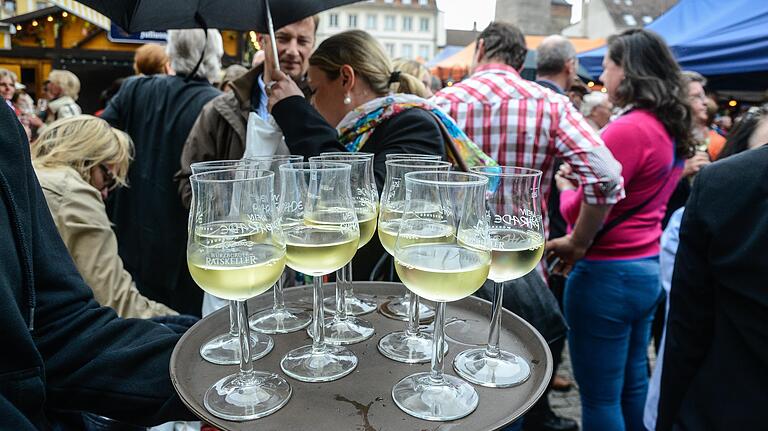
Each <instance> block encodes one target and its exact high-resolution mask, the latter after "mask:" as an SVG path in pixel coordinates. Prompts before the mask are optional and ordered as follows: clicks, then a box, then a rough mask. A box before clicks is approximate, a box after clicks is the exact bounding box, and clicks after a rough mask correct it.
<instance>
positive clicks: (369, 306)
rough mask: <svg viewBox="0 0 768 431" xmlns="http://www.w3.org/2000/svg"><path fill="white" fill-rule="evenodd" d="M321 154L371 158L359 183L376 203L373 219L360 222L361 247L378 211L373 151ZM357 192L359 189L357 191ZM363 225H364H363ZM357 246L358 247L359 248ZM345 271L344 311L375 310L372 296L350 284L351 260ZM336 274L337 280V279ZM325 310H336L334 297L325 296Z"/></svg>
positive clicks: (373, 224)
mask: <svg viewBox="0 0 768 431" xmlns="http://www.w3.org/2000/svg"><path fill="white" fill-rule="evenodd" d="M320 155H321V156H334V157H335V156H339V157H349V156H357V157H365V158H368V159H370V160H371V163H370V165H369V166H368V168H367V173H366V174H365V176H366V177H367V178H368V179H367V180H366V181H365V182H363V183H362V184H361V185H362V186H363V187H364V190H371V191H372V193H373V197H374V202H375V205H376V211H375V212H374V220H373V221H372V222H371V221H367V222H368V223H367V224H366V223H361V229H360V246H359V248H362V247H363V246H364V245H366V244H367V243H368V241H370V237H372V236H373V232H375V230H376V220H375V219H376V216H377V215H378V212H379V192H378V191H377V190H376V178H375V176H374V173H373V160H374V159H373V156H374V154H373V153H363V152H357V153H341V152H338V151H337V152H326V153H320ZM354 181H355V180H354V168H353V179H352V182H354ZM358 192H359V191H358ZM352 193H353V195H354V194H355V190H352ZM363 225H365V226H363ZM363 227H366V228H367V227H370V228H371V229H373V230H371V231H370V233H368V232H364V230H363ZM367 235H370V237H369V239H368V240H366V241H365V242H363V240H364V239H365V238H366V236H367ZM359 248H358V249H359ZM345 271H346V273H344V274H342V275H343V276H344V277H346V278H345V279H343V280H342V282H344V285H345V286H346V287H345V288H344V304H343V306H344V307H345V310H346V313H347V314H348V315H352V316H362V315H364V314H368V313H373V312H374V311H376V307H378V304H377V303H376V300H375V299H374V298H372V297H371V296H370V295H356V294H355V290H354V287H353V285H352V262H349V263H348V264H347V266H346V267H345ZM338 275H339V274H336V276H337V278H336V279H337V280H338ZM324 304H325V311H326V313H335V312H336V305H337V304H336V298H335V297H333V298H325V303H324Z"/></svg>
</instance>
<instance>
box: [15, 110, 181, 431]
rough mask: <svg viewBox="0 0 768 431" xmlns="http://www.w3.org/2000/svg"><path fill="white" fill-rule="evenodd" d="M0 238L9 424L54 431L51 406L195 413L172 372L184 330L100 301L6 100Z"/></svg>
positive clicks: (142, 414)
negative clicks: (121, 312) (126, 314)
mask: <svg viewBox="0 0 768 431" xmlns="http://www.w3.org/2000/svg"><path fill="white" fill-rule="evenodd" d="M3 105H4V104H3ZM0 244H1V245H0V328H2V331H1V332H0V346H2V351H3V354H2V355H0V429H3V430H30V429H45V428H47V421H46V418H45V414H46V410H49V409H59V410H81V411H92V412H95V413H98V414H102V415H106V416H109V417H113V418H116V419H121V420H126V421H130V422H134V423H139V424H154V423H161V422H163V421H165V420H169V419H174V418H187V417H191V416H190V413H188V412H187V411H186V409H185V408H184V407H183V406H182V405H181V403H180V401H179V399H178V397H177V396H176V395H175V393H174V390H173V387H172V385H171V381H170V377H169V374H168V363H169V360H170V355H171V351H172V350H173V346H174V345H175V344H176V342H177V341H178V339H179V335H177V334H175V333H174V332H173V331H171V330H170V329H167V328H166V327H164V326H162V325H159V324H155V323H152V322H149V321H144V320H134V319H128V320H123V319H119V318H118V317H117V315H116V314H115V312H114V311H113V310H112V309H110V308H104V307H100V306H99V305H98V304H97V303H96V301H95V300H94V299H93V295H92V293H91V289H89V288H88V286H86V284H85V282H84V281H83V279H82V277H80V274H79V273H78V272H77V269H76V268H75V265H74V263H73V262H72V259H71V258H70V257H69V253H68V252H67V249H66V248H65V247H64V243H63V242H62V241H61V238H59V234H58V232H57V231H56V226H55V225H54V223H53V220H52V219H51V214H50V212H49V211H48V207H47V206H46V203H45V198H44V197H43V192H42V190H41V189H40V186H39V184H38V182H37V178H36V177H35V174H34V171H33V170H32V165H31V163H30V154H29V144H28V142H27V138H26V134H25V133H24V130H23V129H22V127H21V125H20V124H19V122H18V120H17V119H16V116H15V115H14V114H13V112H11V110H10V109H8V107H6V106H2V107H0Z"/></svg>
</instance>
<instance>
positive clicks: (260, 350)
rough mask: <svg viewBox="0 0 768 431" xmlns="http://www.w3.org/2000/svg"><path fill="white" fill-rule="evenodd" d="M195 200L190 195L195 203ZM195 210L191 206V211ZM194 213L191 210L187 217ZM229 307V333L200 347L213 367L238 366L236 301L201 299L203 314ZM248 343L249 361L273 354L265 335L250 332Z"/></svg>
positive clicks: (217, 163)
mask: <svg viewBox="0 0 768 431" xmlns="http://www.w3.org/2000/svg"><path fill="white" fill-rule="evenodd" d="M249 167H250V164H248V163H247V162H244V161H242V160H211V161H206V162H197V163H192V165H190V169H191V170H192V175H195V174H200V173H203V172H212V171H220V170H229V169H237V168H241V169H248V168H249ZM194 198H195V196H194V195H192V200H193V201H194ZM193 206H194V202H193V203H192V204H191V205H190V207H193ZM192 215H193V213H192V211H191V210H190V217H192ZM226 305H229V332H228V333H226V334H221V335H217V336H215V337H213V338H211V339H210V340H208V341H206V342H205V343H203V345H202V346H200V356H202V357H203V359H205V360H206V361H208V362H210V363H212V364H216V365H235V364H238V363H240V341H239V336H238V328H237V301H234V300H230V301H227V300H226V299H221V298H217V297H216V296H214V295H213V294H212V293H209V292H208V291H206V292H205V295H204V297H203V310H206V309H211V310H217V309H219V308H222V307H224V306H226ZM249 334H250V341H251V349H250V352H251V359H253V360H257V359H260V358H262V357H264V356H265V355H266V354H267V353H269V352H271V351H272V348H273V347H274V341H272V338H271V337H270V336H268V335H259V334H257V333H255V332H250V331H249Z"/></svg>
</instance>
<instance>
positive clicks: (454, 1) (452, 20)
mask: <svg viewBox="0 0 768 431" xmlns="http://www.w3.org/2000/svg"><path fill="white" fill-rule="evenodd" d="M567 1H569V2H570V3H576V5H574V11H573V12H574V16H579V15H580V13H579V10H580V9H581V1H579V0H567ZM437 7H439V8H440V10H442V11H443V12H445V28H447V29H452V30H453V29H457V30H472V23H473V22H477V28H478V29H481V30H482V29H483V28H484V27H485V26H486V25H488V23H489V22H491V21H492V20H493V14H494V11H495V8H496V0H437Z"/></svg>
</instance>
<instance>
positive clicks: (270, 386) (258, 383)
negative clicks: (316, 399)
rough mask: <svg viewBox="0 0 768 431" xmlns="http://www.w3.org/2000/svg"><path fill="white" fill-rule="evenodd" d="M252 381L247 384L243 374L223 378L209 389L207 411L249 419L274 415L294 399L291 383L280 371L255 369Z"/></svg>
mask: <svg viewBox="0 0 768 431" xmlns="http://www.w3.org/2000/svg"><path fill="white" fill-rule="evenodd" d="M249 380H250V379H249ZM252 381H253V384H250V385H245V384H243V383H244V381H243V379H242V378H241V376H240V374H232V375H229V376H227V377H224V378H223V379H221V380H219V381H218V382H216V384H215V385H213V387H211V388H210V389H208V391H206V392H205V397H204V400H203V402H204V404H205V408H206V410H208V411H209V412H210V413H211V414H212V415H214V416H216V417H220V418H222V419H226V420H229V421H247V420H252V419H258V418H262V417H264V416H267V415H270V414H272V413H274V412H276V411H278V410H280V408H281V407H283V406H284V405H285V404H286V403H288V400H290V399H291V393H292V390H291V386H290V385H289V384H288V382H287V381H286V380H285V379H284V378H282V377H280V376H278V375H277V374H272V373H267V372H263V371H254V372H253V380H252Z"/></svg>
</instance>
